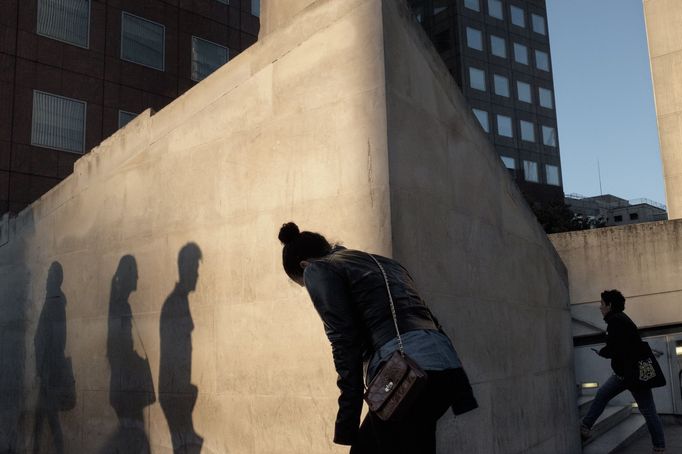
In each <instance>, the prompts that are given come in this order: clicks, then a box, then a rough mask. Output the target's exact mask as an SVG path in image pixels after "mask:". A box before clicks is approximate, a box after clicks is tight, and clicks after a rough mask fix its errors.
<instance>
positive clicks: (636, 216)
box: [630, 213, 639, 221]
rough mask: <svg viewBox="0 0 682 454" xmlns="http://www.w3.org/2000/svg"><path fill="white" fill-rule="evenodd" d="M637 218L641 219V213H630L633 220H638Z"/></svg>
mask: <svg viewBox="0 0 682 454" xmlns="http://www.w3.org/2000/svg"><path fill="white" fill-rule="evenodd" d="M637 219H639V213H630V220H631V221H636V220H637Z"/></svg>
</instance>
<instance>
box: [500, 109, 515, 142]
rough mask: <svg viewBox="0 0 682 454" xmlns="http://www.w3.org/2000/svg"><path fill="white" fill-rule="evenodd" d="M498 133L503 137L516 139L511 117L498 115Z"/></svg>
mask: <svg viewBox="0 0 682 454" xmlns="http://www.w3.org/2000/svg"><path fill="white" fill-rule="evenodd" d="M497 133H498V134H499V135H501V136H503V137H514V134H513V132H512V121H511V117H507V116H506V115H499V114H498V115H497Z"/></svg>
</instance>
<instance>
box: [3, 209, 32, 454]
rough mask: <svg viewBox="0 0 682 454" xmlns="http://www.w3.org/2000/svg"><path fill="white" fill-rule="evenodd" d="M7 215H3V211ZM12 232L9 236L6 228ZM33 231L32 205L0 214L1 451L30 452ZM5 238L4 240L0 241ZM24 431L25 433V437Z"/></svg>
mask: <svg viewBox="0 0 682 454" xmlns="http://www.w3.org/2000/svg"><path fill="white" fill-rule="evenodd" d="M5 216H7V215H5ZM10 231H12V234H10V233H9V232H10ZM34 235H35V215H34V213H33V208H32V207H30V206H29V207H28V208H26V209H25V210H24V211H23V212H22V214H21V216H19V217H3V216H0V343H1V345H2V347H1V348H0V452H1V453H4V454H15V453H19V452H30V450H29V446H27V445H28V444H30V443H31V440H32V439H31V437H30V435H31V434H30V431H31V430H32V427H31V424H30V423H29V422H27V421H28V420H29V419H30V418H32V417H33V416H34V413H33V411H28V408H30V409H31V410H33V409H34V408H35V407H34V402H31V403H30V404H29V405H28V406H27V404H28V402H27V401H26V400H25V399H26V395H27V394H28V393H27V392H26V389H27V385H28V386H32V385H33V383H30V382H26V379H25V377H26V364H27V361H28V357H29V356H30V355H29V346H28V345H26V333H27V331H28V329H29V328H28V327H29V321H28V316H27V314H28V301H29V297H28V295H29V288H30V286H31V268H30V264H31V263H32V262H31V259H30V258H29V257H28V255H29V254H28V249H29V248H28V244H27V243H28V242H29V239H30V238H33V236H34ZM5 241H7V242H5ZM26 431H28V432H29V434H28V435H29V436H26V433H25V432H26Z"/></svg>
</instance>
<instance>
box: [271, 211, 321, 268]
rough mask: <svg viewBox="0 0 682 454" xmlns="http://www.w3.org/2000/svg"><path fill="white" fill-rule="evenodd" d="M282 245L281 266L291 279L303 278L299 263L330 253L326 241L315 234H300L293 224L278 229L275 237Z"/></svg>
mask: <svg viewBox="0 0 682 454" xmlns="http://www.w3.org/2000/svg"><path fill="white" fill-rule="evenodd" d="M277 238H279V240H280V241H281V242H282V244H283V245H284V248H283V249H282V265H284V272H285V273H287V275H288V276H289V277H290V278H291V279H300V278H301V277H303V268H301V261H303V260H308V259H314V258H318V257H324V256H325V255H327V254H329V253H330V252H331V251H332V246H331V244H329V242H328V241H327V239H326V238H325V237H323V236H322V235H320V234H319V233H315V232H305V231H304V232H301V231H300V230H299V229H298V226H297V225H296V224H294V223H293V222H287V223H286V224H284V225H283V226H282V228H281V229H279V235H278V236H277Z"/></svg>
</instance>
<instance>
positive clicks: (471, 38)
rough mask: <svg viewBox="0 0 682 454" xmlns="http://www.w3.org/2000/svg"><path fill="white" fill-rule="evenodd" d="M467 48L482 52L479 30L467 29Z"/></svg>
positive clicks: (481, 39)
mask: <svg viewBox="0 0 682 454" xmlns="http://www.w3.org/2000/svg"><path fill="white" fill-rule="evenodd" d="M467 46H469V47H471V48H472V49H476V50H483V34H482V33H481V31H480V30H476V29H475V28H471V27H467Z"/></svg>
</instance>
